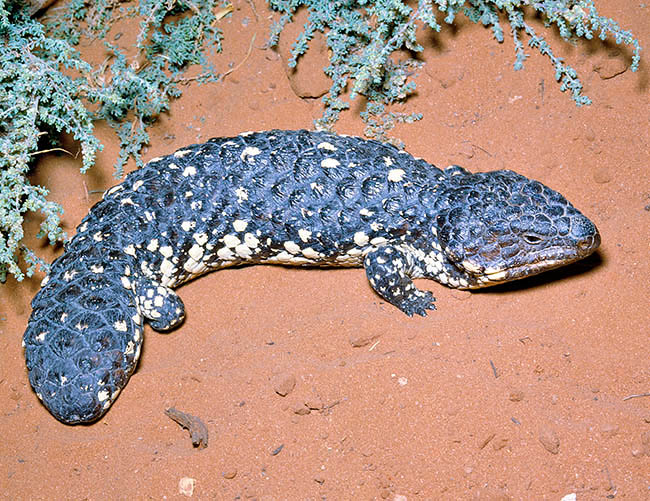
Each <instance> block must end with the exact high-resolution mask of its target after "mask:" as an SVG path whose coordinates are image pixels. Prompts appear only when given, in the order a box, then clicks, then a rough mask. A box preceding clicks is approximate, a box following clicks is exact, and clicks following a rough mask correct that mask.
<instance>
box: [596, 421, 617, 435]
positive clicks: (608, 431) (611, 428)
mask: <svg viewBox="0 0 650 501" xmlns="http://www.w3.org/2000/svg"><path fill="white" fill-rule="evenodd" d="M617 433H618V426H616V425H614V424H611V423H607V424H604V425H603V426H601V427H600V434H601V435H602V436H603V437H605V438H611V437H613V436H614V435H616V434H617Z"/></svg>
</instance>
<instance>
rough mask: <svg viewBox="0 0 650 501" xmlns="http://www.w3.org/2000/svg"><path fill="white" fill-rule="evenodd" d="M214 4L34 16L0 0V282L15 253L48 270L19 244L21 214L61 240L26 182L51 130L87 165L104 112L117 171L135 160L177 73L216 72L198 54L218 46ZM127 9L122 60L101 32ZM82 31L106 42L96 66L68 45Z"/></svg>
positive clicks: (42, 198) (13, 268) (52, 210)
mask: <svg viewBox="0 0 650 501" xmlns="http://www.w3.org/2000/svg"><path fill="white" fill-rule="evenodd" d="M216 4H217V1H216V0H193V1H191V2H190V1H184V0H167V1H165V2H160V1H157V0H140V1H139V2H138V3H137V4H136V5H132V6H125V4H124V3H123V2H120V1H119V0H96V1H94V2H92V3H91V2H86V1H84V0H72V1H71V2H70V3H69V4H68V6H67V7H66V8H65V9H63V13H62V14H60V15H59V16H58V17H55V18H53V19H50V20H49V21H46V22H45V23H44V24H42V23H41V22H38V21H37V20H35V19H32V18H30V16H29V13H28V9H27V7H26V5H27V3H26V2H22V1H20V0H0V281H4V280H5V279H6V277H7V274H8V273H10V274H12V275H14V276H15V277H16V279H17V280H22V279H23V278H24V273H23V271H22V270H21V268H20V265H19V258H20V257H22V258H23V259H24V260H25V263H26V264H27V269H26V272H25V273H26V274H27V275H28V276H30V275H32V274H33V273H34V271H35V269H36V267H37V266H38V265H40V266H41V267H42V268H44V269H47V265H46V263H45V262H43V260H42V259H40V258H39V257H37V256H36V254H35V253H34V252H33V251H32V250H31V249H29V248H27V247H26V246H24V245H23V244H22V243H21V241H22V239H23V236H24V231H23V221H24V215H25V213H26V212H29V211H31V212H40V213H41V214H42V216H43V221H42V223H41V226H40V232H39V234H38V237H39V238H42V237H44V236H47V237H48V239H49V241H50V243H55V242H57V241H61V240H63V239H64V238H65V234H64V232H63V231H62V229H61V227H60V224H59V223H60V215H61V213H62V208H61V207H60V206H59V205H58V204H56V203H54V202H51V201H48V200H47V199H46V197H47V195H48V191H47V190H46V189H45V188H43V187H41V186H33V185H31V184H30V182H29V179H28V174H29V169H30V166H31V164H32V161H33V159H34V158H35V156H36V155H38V154H39V153H41V152H42V151H43V149H46V150H49V149H52V148H56V147H57V138H58V136H59V134H60V133H61V132H66V133H69V134H71V135H72V136H73V137H74V139H75V140H76V141H78V142H79V144H80V146H81V156H82V172H85V171H86V170H87V169H88V168H89V167H91V166H92V165H93V164H94V162H95V156H96V153H97V151H98V150H100V149H101V147H102V146H101V144H100V143H99V141H98V140H97V138H96V137H95V136H94V135H93V122H94V121H95V120H98V119H103V120H106V121H107V122H108V123H109V124H110V125H111V126H112V127H113V128H114V129H115V131H116V133H117V134H118V137H119V139H120V145H121V150H120V155H119V159H118V161H117V164H116V176H118V177H119V176H121V175H122V170H123V167H124V165H125V163H126V162H127V161H128V159H129V158H133V159H134V160H135V162H136V164H137V165H138V166H140V165H141V164H142V160H141V156H140V153H141V150H142V148H143V146H144V145H145V144H147V143H148V141H149V136H148V134H147V127H149V126H150V125H151V123H152V122H153V121H154V120H155V119H156V117H157V116H158V115H159V114H160V113H161V112H163V111H165V110H167V109H168V107H169V101H170V99H173V98H176V97H178V96H180V94H181V91H180V89H179V87H178V84H179V83H180V82H182V81H187V80H189V79H188V78H184V77H183V74H184V72H185V70H186V69H187V67H188V66H189V65H192V64H199V65H201V66H202V67H203V72H202V73H201V74H200V75H199V76H197V77H194V79H196V80H199V81H200V82H204V81H207V80H210V79H216V78H217V77H216V76H215V73H214V71H212V68H211V67H210V66H209V64H208V62H207V59H206V53H207V51H208V50H210V49H212V50H217V51H219V50H221V33H220V31H219V30H218V29H217V28H215V27H214V24H215V22H216V20H217V18H216V15H215V13H214V12H215V11H217V12H219V11H218V9H217V8H216ZM135 16H137V17H138V18H139V19H140V25H139V26H140V31H139V33H138V37H137V42H136V46H135V49H136V55H135V56H133V57H130V58H129V57H127V55H126V54H125V52H124V51H123V50H122V49H121V48H120V47H118V46H117V45H115V44H111V43H108V42H107V41H105V38H106V35H107V34H108V33H109V31H110V29H111V27H112V26H113V24H114V23H115V21H116V20H118V19H123V18H129V17H135ZM83 26H86V28H85V29H83V28H82V27H83ZM84 37H85V38H95V39H100V40H104V45H105V48H106V50H107V52H108V53H109V57H108V58H107V59H106V61H105V62H104V64H102V65H100V66H99V67H93V66H92V65H91V64H90V63H88V62H86V61H84V60H83V59H82V57H81V55H80V53H79V52H78V51H77V50H76V49H75V47H74V46H75V45H76V44H78V43H79V41H80V40H82V39H83V38H84ZM116 38H117V35H116ZM131 50H132V49H131ZM109 63H110V64H109Z"/></svg>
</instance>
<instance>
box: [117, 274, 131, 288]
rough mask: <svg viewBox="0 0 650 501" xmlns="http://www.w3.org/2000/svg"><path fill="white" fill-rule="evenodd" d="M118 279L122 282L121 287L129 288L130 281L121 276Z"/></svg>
mask: <svg viewBox="0 0 650 501" xmlns="http://www.w3.org/2000/svg"><path fill="white" fill-rule="evenodd" d="M120 281H121V282H122V287H124V288H125V289H130V288H131V281H130V280H129V279H128V278H127V277H121V278H120Z"/></svg>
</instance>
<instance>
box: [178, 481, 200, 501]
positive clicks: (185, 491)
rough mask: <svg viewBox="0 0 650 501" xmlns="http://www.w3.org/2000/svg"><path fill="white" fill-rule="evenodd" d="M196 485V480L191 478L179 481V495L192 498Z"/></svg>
mask: <svg viewBox="0 0 650 501" xmlns="http://www.w3.org/2000/svg"><path fill="white" fill-rule="evenodd" d="M195 485H196V480H195V479H193V478H190V477H183V478H181V479H180V480H179V481H178V493H179V494H182V495H183V496H187V497H188V498H191V497H192V494H194V486H195Z"/></svg>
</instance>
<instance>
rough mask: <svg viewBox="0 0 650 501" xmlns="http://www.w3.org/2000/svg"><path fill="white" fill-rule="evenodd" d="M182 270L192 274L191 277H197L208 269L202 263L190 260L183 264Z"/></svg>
mask: <svg viewBox="0 0 650 501" xmlns="http://www.w3.org/2000/svg"><path fill="white" fill-rule="evenodd" d="M183 269H184V270H185V271H187V272H188V273H192V274H193V275H199V274H201V273H203V272H204V271H205V270H207V269H208V267H207V266H206V265H205V264H204V263H202V262H198V261H195V260H194V259H192V258H190V259H188V260H187V261H186V262H185V264H183Z"/></svg>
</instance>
